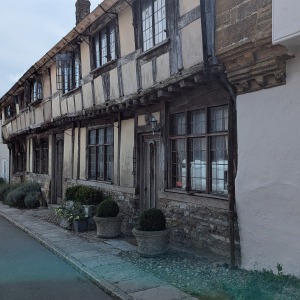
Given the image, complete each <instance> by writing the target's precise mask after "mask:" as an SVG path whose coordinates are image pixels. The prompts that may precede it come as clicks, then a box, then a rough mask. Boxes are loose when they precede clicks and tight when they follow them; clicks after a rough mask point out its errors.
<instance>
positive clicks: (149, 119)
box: [145, 112, 161, 135]
mask: <svg viewBox="0 0 300 300" xmlns="http://www.w3.org/2000/svg"><path fill="white" fill-rule="evenodd" d="M145 122H146V124H147V126H149V127H150V128H151V131H152V133H153V135H154V132H156V131H159V130H160V129H161V126H160V124H158V121H157V120H156V118H155V116H154V115H152V114H151V113H149V112H146V113H145Z"/></svg>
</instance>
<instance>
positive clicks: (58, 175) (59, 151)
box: [54, 135, 64, 203]
mask: <svg viewBox="0 0 300 300" xmlns="http://www.w3.org/2000/svg"><path fill="white" fill-rule="evenodd" d="M55 158H56V159H55V173H54V182H55V190H54V201H55V203H61V201H62V199H63V186H62V182H63V165H64V140H63V136H61V135H57V136H56V146H55Z"/></svg>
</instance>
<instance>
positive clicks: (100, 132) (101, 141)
mask: <svg viewBox="0 0 300 300" xmlns="http://www.w3.org/2000/svg"><path fill="white" fill-rule="evenodd" d="M98 144H99V145H104V128H101V129H99V130H98Z"/></svg>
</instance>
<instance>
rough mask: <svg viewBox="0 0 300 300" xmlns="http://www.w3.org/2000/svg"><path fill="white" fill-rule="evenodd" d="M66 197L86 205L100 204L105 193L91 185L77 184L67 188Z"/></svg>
mask: <svg viewBox="0 0 300 300" xmlns="http://www.w3.org/2000/svg"><path fill="white" fill-rule="evenodd" d="M65 198H66V200H73V201H75V202H79V203H80V204H84V205H98V204H99V203H101V202H102V200H103V198H104V195H103V193H102V192H101V191H100V190H98V189H95V188H92V187H90V186H85V185H77V186H73V187H69V188H68V189H67V190H66V193H65Z"/></svg>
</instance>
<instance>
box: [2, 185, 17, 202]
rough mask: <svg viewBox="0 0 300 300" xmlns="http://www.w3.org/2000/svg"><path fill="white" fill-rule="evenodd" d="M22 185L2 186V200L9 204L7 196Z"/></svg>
mask: <svg viewBox="0 0 300 300" xmlns="http://www.w3.org/2000/svg"><path fill="white" fill-rule="evenodd" d="M21 185H22V184H21V183H14V184H1V185H0V199H1V200H2V201H3V203H4V204H7V205H8V203H7V202H6V197H7V195H8V194H9V193H10V192H11V191H13V190H15V189H17V188H18V187H19V186H21Z"/></svg>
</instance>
